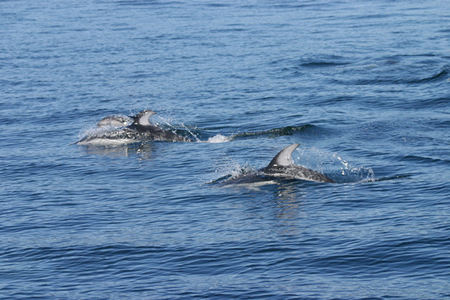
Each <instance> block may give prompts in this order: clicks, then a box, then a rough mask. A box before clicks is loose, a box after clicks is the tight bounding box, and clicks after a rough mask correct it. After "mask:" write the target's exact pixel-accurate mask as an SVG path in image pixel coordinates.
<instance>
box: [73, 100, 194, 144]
mask: <svg viewBox="0 0 450 300" xmlns="http://www.w3.org/2000/svg"><path fill="white" fill-rule="evenodd" d="M154 114H156V112H154V111H152V110H150V109H146V110H143V111H141V112H140V113H138V114H136V115H135V116H132V117H122V116H109V117H106V118H103V119H102V120H100V122H99V123H98V124H97V127H100V128H99V130H98V131H96V132H95V133H93V134H89V135H87V136H85V137H84V138H82V139H81V140H80V141H78V142H77V144H78V145H108V144H126V143H135V142H140V141H145V140H152V141H166V142H192V141H191V140H190V139H188V138H185V137H182V136H180V135H178V134H176V133H173V132H171V131H168V130H165V129H162V128H159V127H157V126H155V125H153V124H152V123H150V121H149V118H150V117H151V116H153V115H154ZM131 122H132V123H131ZM122 123H124V125H125V124H129V123H131V124H130V125H128V126H124V125H121V124H122ZM111 129H113V130H111Z"/></svg>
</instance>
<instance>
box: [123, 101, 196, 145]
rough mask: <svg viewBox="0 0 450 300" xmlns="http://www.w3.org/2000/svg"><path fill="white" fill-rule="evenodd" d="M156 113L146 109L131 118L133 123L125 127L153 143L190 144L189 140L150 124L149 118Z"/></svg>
mask: <svg viewBox="0 0 450 300" xmlns="http://www.w3.org/2000/svg"><path fill="white" fill-rule="evenodd" d="M155 114H156V112H154V111H152V110H150V109H146V110H143V111H141V112H140V113H138V114H137V115H135V116H134V117H131V118H132V119H133V120H134V122H133V124H131V125H129V126H127V128H128V129H132V130H136V131H137V132H139V134H141V135H142V136H144V137H146V138H147V139H150V140H155V141H170V142H192V141H191V140H190V139H187V138H185V137H182V136H180V135H178V134H176V133H173V132H171V131H168V130H165V129H162V128H159V127H157V126H155V125H153V124H152V123H150V121H149V118H150V117H151V116H153V115H155Z"/></svg>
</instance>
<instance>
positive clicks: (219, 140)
mask: <svg viewBox="0 0 450 300" xmlns="http://www.w3.org/2000/svg"><path fill="white" fill-rule="evenodd" d="M231 140H233V137H229V136H224V135H221V134H218V135H215V136H212V137H210V138H209V139H208V140H207V141H206V142H207V143H213V144H214V143H227V142H229V141H231Z"/></svg>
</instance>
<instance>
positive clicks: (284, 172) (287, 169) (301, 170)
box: [259, 144, 335, 183]
mask: <svg viewBox="0 0 450 300" xmlns="http://www.w3.org/2000/svg"><path fill="white" fill-rule="evenodd" d="M299 145H300V144H292V145H290V146H287V147H286V148H284V149H283V150H281V151H280V152H279V153H278V154H277V155H275V157H274V158H273V159H272V161H271V162H270V163H269V165H268V166H267V167H265V168H262V169H260V170H259V171H260V172H262V173H263V174H264V175H267V176H274V177H282V178H286V179H301V180H309V181H316V182H329V183H335V181H334V180H332V179H330V178H328V177H327V176H325V175H323V174H321V173H319V172H316V171H314V170H310V169H308V168H305V167H302V166H299V165H296V164H294V162H293V161H292V159H291V155H292V152H293V151H294V150H295V149H296V148H297V147H298V146H299Z"/></svg>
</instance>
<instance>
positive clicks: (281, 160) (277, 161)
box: [267, 144, 300, 168]
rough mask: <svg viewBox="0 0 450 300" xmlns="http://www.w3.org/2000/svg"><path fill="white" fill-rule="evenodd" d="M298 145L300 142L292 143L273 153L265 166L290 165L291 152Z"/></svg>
mask: <svg viewBox="0 0 450 300" xmlns="http://www.w3.org/2000/svg"><path fill="white" fill-rule="evenodd" d="M299 145H300V144H292V145H290V146H287V147H286V148H284V149H283V150H281V151H280V152H279V153H278V154H277V155H275V157H274V158H273V159H272V161H271V162H270V164H269V165H268V166H267V167H268V168H270V167H287V166H290V165H292V164H293V162H292V159H291V154H292V152H293V151H294V150H295V148H297V147H298V146H299Z"/></svg>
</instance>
